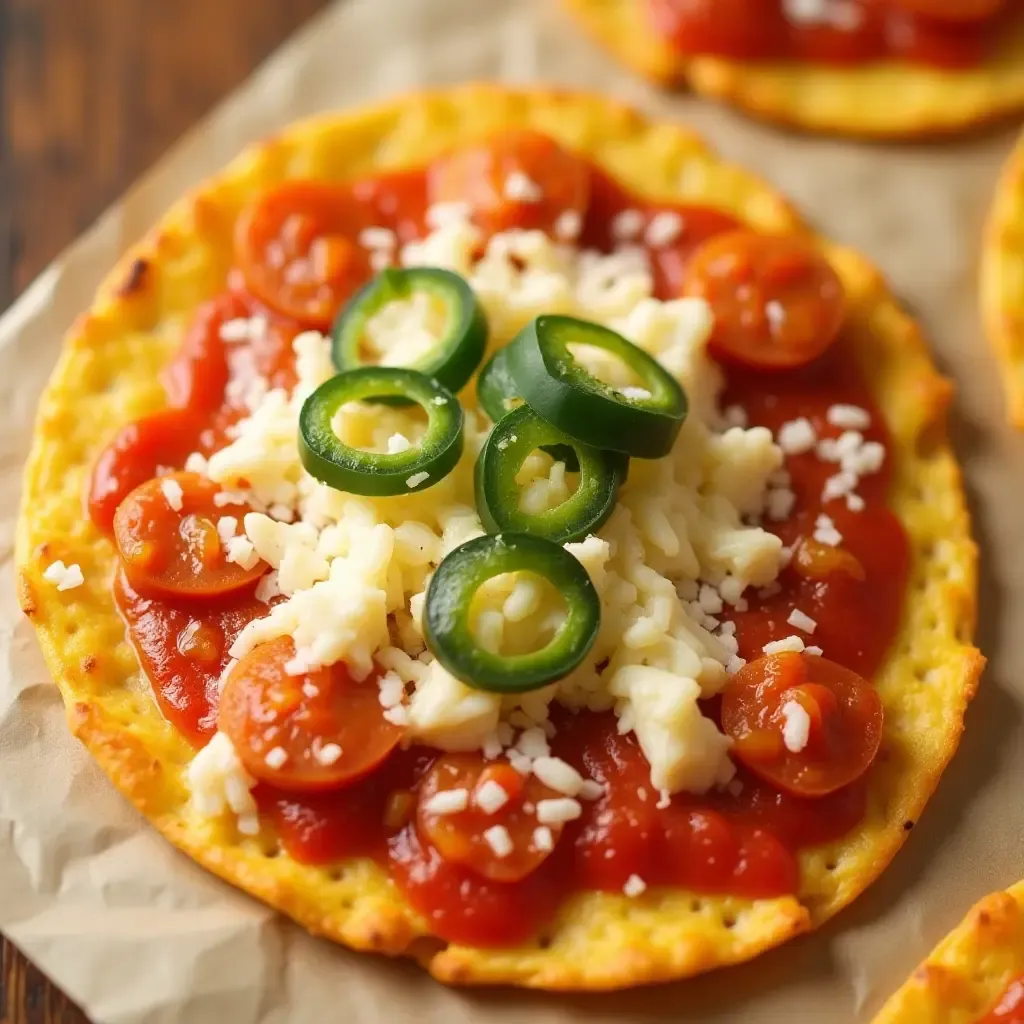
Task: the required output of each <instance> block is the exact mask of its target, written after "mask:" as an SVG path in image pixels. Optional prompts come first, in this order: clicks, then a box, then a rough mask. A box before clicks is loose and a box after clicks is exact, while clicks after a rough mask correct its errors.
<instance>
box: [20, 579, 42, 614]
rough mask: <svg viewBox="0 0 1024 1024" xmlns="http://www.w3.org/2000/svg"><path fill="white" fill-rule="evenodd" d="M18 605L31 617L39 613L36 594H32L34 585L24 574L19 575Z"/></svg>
mask: <svg viewBox="0 0 1024 1024" xmlns="http://www.w3.org/2000/svg"><path fill="white" fill-rule="evenodd" d="M18 605H19V607H20V608H21V610H22V611H23V612H24V613H25V614H26V615H28V616H29V617H31V616H33V615H35V613H36V612H37V611H38V608H37V606H36V598H35V594H33V593H32V584H31V583H30V582H29V579H28V577H27V576H26V575H25V574H24V573H23V572H19V573H18Z"/></svg>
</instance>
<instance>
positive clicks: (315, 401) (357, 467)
mask: <svg viewBox="0 0 1024 1024" xmlns="http://www.w3.org/2000/svg"><path fill="white" fill-rule="evenodd" d="M380 398H398V399H401V400H403V401H404V402H415V403H417V404H418V405H419V406H420V407H421V408H422V409H423V411H424V412H425V413H426V414H427V427H426V430H425V431H424V433H423V436H422V437H421V438H420V440H419V442H418V443H417V444H414V445H411V446H410V447H409V448H408V449H406V450H405V451H402V452H396V453H391V452H368V451H363V450H362V449H360V448H355V447H353V446H351V445H348V444H345V442H344V441H342V440H341V438H339V437H338V435H337V434H336V433H335V431H334V427H333V425H332V424H333V421H334V418H335V416H336V415H337V413H338V410H339V409H341V407H342V406H343V405H344V404H345V403H346V402H357V401H373V400H375V399H380ZM462 444H463V433H462V407H461V406H460V405H459V402H458V400H457V399H456V397H455V396H454V395H453V394H452V393H451V392H450V391H449V390H448V389H447V388H445V387H443V386H442V385H441V384H438V382H437V381H435V380H431V379H430V378H429V377H427V376H425V375H424V374H422V373H418V372H417V371H416V370H409V369H406V368H405V367H398V366H363V367H360V368H358V369H355V370H348V371H346V372H345V373H339V374H338V375H337V376H335V377H332V378H331V379H330V380H328V381H325V382H324V383H323V384H321V385H320V387H318V388H317V389H316V391H314V392H313V394H311V395H310V396H309V398H307V399H306V401H305V402H304V403H303V406H302V411H301V412H300V413H299V457H300V458H301V460H302V464H303V466H305V467H306V470H307V472H308V473H310V475H312V476H315V477H316V478H317V479H318V480H320V481H322V482H323V483H325V484H327V485H328V486H330V487H333V488H335V489H336V490H339V491H346V492H348V493H350V494H364V495H368V496H371V497H386V496H388V495H396V494H409V493H411V492H412V491H422V490H425V489H426V488H427V487H432V486H433V485H434V484H436V483H437V482H438V481H439V480H441V479H443V478H444V477H446V476H447V475H448V474H449V473H450V472H451V471H452V469H454V468H455V464H456V463H457V462H458V461H459V457H460V456H461V455H462Z"/></svg>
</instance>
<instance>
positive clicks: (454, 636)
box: [423, 533, 601, 693]
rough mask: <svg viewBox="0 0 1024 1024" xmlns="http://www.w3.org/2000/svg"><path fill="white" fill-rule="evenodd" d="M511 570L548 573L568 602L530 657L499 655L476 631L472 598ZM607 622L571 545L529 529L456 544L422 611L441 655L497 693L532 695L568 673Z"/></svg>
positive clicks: (431, 643) (470, 681) (458, 672)
mask: <svg viewBox="0 0 1024 1024" xmlns="http://www.w3.org/2000/svg"><path fill="white" fill-rule="evenodd" d="M507 572H531V573H534V574H536V575H537V576H542V577H543V578H544V579H546V580H548V581H549V582H550V583H551V585H552V586H554V587H555V588H556V589H557V590H558V591H559V593H560V594H561V595H562V599H563V600H564V601H565V606H566V617H565V619H564V620H563V621H562V623H561V625H560V626H559V627H558V629H557V631H556V632H555V635H554V636H553V637H552V638H551V640H549V641H548V643H547V644H546V645H545V646H544V647H542V648H540V650H537V651H531V652H530V653H529V654H495V653H492V652H491V651H487V650H485V649H484V648H482V647H481V646H480V645H479V643H477V641H476V639H475V637H474V636H473V630H472V626H471V616H470V610H471V606H472V603H473V595H474V594H476V592H477V591H478V590H479V589H480V587H481V586H482V585H483V584H484V583H486V582H487V581H488V580H489V579H493V578H494V577H495V576H501V575H502V574H503V573H507ZM600 624H601V601H600V598H599V597H598V595H597V591H596V590H595V589H594V585H593V583H591V581H590V577H589V576H588V575H587V571H586V569H584V568H583V566H582V565H581V564H580V563H579V562H578V561H577V560H576V559H575V558H574V557H573V556H572V555H570V554H569V552H568V551H566V550H565V548H563V547H559V545H557V544H555V543H553V542H552V541H549V540H544V538H543V537H531V536H529V535H528V534H523V533H499V534H498V535H497V536H486V537H476V538H475V539H474V540H471V541H467V542H466V543H465V544H463V545H462V546H461V547H457V548H456V549H455V550H454V551H452V552H451V554H449V555H448V557H447V558H445V559H444V560H443V561H442V562H441V564H440V565H439V566H438V567H437V571H436V572H435V573H434V575H433V577H432V578H431V580H430V586H429V587H428V588H427V598H426V604H425V606H424V611H423V635H424V637H425V639H426V641H427V646H428V647H429V648H430V650H431V651H432V652H433V653H434V657H436V658H437V660H438V661H439V662H441V664H442V665H443V666H444V667H445V668H446V669H447V670H448V671H449V672H451V674H452V675H453V676H455V677H456V678H457V679H460V680H461V681H462V682H464V683H465V684H466V685H467V686H472V687H475V688H476V689H478V690H490V691H492V692H495V693H525V692H527V691H529V690H537V689H539V688H540V687H542V686H546V685H547V684H548V683H553V682H555V681H556V680H558V679H561V678H562V677H563V676H566V675H568V674H569V673H570V672H571V671H572V670H573V669H574V668H576V666H577V665H579V663H580V662H581V661H582V660H583V659H584V658H585V657H586V654H587V651H589V650H590V648H591V647H592V646H593V644H594V640H595V639H596V637H597V631H598V627H599V626H600Z"/></svg>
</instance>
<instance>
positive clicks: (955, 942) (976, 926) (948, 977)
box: [874, 883, 1024, 1024]
mask: <svg viewBox="0 0 1024 1024" xmlns="http://www.w3.org/2000/svg"><path fill="white" fill-rule="evenodd" d="M1021 1021H1024V883H1019V884H1017V885H1015V886H1012V887H1011V888H1009V889H1007V890H1006V892H994V893H991V894H990V895H988V896H986V897H985V898H984V899H983V900H981V901H979V902H978V903H977V904H976V905H975V906H973V907H972V908H971V910H970V912H969V913H968V915H967V916H966V917H965V918H964V919H963V921H962V922H961V923H960V924H958V925H957V926H956V928H954V929H953V931H951V932H950V933H949V934H948V935H947V936H946V937H945V938H944V939H943V940H942V942H940V943H939V944H938V946H936V947H935V949H934V951H933V952H932V953H931V954H930V955H929V957H928V959H927V960H925V961H924V963H923V964H921V966H920V967H918V968H917V970H915V971H914V973H913V974H912V975H911V976H910V977H909V978H908V979H907V982H906V984H905V985H903V987H902V988H901V989H900V990H899V991H898V992H896V993H895V994H894V995H893V997H892V998H891V999H890V1000H889V1001H888V1002H887V1003H886V1004H885V1006H884V1007H883V1008H882V1012H881V1013H879V1015H878V1016H877V1017H876V1018H875V1022H874V1024H910V1022H913V1024H1020V1022H1021Z"/></svg>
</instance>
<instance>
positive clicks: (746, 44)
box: [565, 0, 1024, 138]
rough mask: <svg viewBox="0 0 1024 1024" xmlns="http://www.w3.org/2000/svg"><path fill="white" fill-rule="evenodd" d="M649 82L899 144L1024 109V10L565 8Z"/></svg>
mask: <svg viewBox="0 0 1024 1024" xmlns="http://www.w3.org/2000/svg"><path fill="white" fill-rule="evenodd" d="M565 4H566V6H567V7H568V8H569V10H570V11H571V12H572V13H573V14H574V15H575V16H576V18H577V20H578V21H579V23H580V24H581V25H582V26H583V27H584V28H585V29H587V30H588V31H589V33H590V34H591V35H592V36H593V37H594V38H595V39H596V40H597V41H598V42H599V43H601V44H602V45H603V46H604V47H606V48H607V49H608V50H609V51H610V52H611V53H612V54H613V55H614V56H615V57H617V58H618V59H619V60H620V61H622V63H624V64H626V65H628V66H629V67H631V68H632V69H633V70H635V71H637V72H639V73H640V74H641V75H643V76H644V77H646V78H649V79H651V80H652V81H655V82H658V83H662V84H665V85H676V84H678V85H688V86H689V87H690V88H692V89H693V90H694V91H695V92H697V93H701V94H703V95H706V96H712V97H715V98H717V99H722V100H725V101H726V102H728V103H731V104H733V105H735V106H737V107H739V108H741V109H742V110H745V111H747V112H748V113H750V114H753V115H755V116H758V117H763V118H766V119H768V120H771V121H777V122H780V123H782V124H786V125H791V126H793V127H798V128H803V129H807V130H810V131H821V132H835V133H840V134H846V135H862V136H878V137H892V138H905V137H910V136H915V135H929V134H938V133H944V132H955V131H962V130H964V129H967V128H970V127H972V126H974V125H978V124H983V123H985V122H987V121H992V120H995V119H997V118H1001V117H1005V116H1007V115H1009V114H1013V113H1015V112H1018V111H1021V110H1024V4H1022V3H1021V2H1020V0H565Z"/></svg>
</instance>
